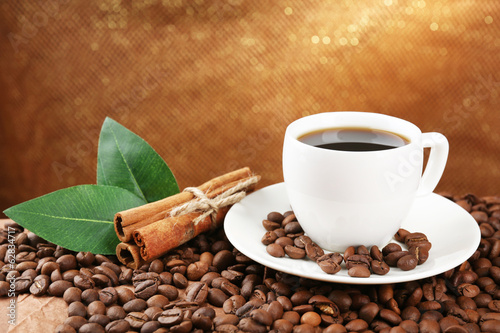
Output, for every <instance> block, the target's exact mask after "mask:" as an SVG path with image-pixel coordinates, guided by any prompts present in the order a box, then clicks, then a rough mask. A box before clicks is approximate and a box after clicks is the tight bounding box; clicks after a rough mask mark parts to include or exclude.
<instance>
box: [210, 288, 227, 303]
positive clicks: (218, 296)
mask: <svg viewBox="0 0 500 333" xmlns="http://www.w3.org/2000/svg"><path fill="white" fill-rule="evenodd" d="M228 298H229V296H228V295H227V294H226V293H225V292H223V291H222V290H220V289H218V288H210V289H209V290H208V295H207V301H208V303H210V304H212V305H214V306H216V307H222V305H223V304H224V302H225V301H226V300H227V299H228Z"/></svg>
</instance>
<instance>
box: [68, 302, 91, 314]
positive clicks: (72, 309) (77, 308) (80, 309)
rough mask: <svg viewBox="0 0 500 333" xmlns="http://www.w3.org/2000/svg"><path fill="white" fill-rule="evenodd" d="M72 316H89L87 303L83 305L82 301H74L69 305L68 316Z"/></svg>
mask: <svg viewBox="0 0 500 333" xmlns="http://www.w3.org/2000/svg"><path fill="white" fill-rule="evenodd" d="M72 316H80V317H86V316H87V308H86V307H85V305H83V303H82V302H78V301H77V302H72V303H71V304H69V306H68V317H72Z"/></svg>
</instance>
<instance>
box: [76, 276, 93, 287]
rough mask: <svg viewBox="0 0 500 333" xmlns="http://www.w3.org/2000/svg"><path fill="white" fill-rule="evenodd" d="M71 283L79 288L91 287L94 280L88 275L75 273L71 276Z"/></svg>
mask: <svg viewBox="0 0 500 333" xmlns="http://www.w3.org/2000/svg"><path fill="white" fill-rule="evenodd" d="M73 283H74V285H75V287H77V288H80V289H81V290H85V289H92V288H94V287H95V282H94V280H92V278H91V277H90V276H88V275H84V274H79V275H76V276H75V277H74V278H73Z"/></svg>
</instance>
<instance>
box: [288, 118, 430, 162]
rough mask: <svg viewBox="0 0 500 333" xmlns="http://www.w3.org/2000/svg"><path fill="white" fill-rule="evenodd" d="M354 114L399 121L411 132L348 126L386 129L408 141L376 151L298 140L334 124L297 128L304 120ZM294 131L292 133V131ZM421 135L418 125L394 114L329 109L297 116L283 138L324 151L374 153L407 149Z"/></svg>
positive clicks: (382, 129)
mask: <svg viewBox="0 0 500 333" xmlns="http://www.w3.org/2000/svg"><path fill="white" fill-rule="evenodd" d="M350 115H352V116H354V117H360V116H361V117H372V118H384V119H386V120H390V121H393V122H395V121H396V122H399V123H401V124H404V126H405V127H406V132H409V131H411V132H412V133H403V132H402V131H399V130H398V131H395V130H387V129H384V128H380V127H381V126H379V127H377V126H373V127H372V126H369V125H366V124H364V125H355V124H353V125H349V126H352V127H357V126H360V127H366V128H371V129H375V130H381V131H388V132H393V133H395V134H397V135H400V136H402V137H403V138H405V139H407V140H408V141H409V142H408V144H406V145H403V146H400V147H395V148H392V149H388V150H376V151H341V150H335V151H334V150H325V149H322V148H319V147H315V146H313V145H309V144H307V143H304V142H302V141H300V140H299V137H301V136H302V135H304V134H307V133H310V132H311V131H321V130H325V129H329V128H335V126H331V125H330V126H328V124H323V125H321V126H317V128H315V129H313V130H300V131H299V129H298V128H297V127H298V126H299V124H301V123H304V122H308V121H311V119H313V118H322V117H330V116H331V117H335V116H350ZM339 127H347V126H346V125H341V126H339ZM292 132H294V133H292ZM297 132H300V133H297ZM421 136H422V131H421V130H420V128H418V126H416V125H415V124H413V123H412V122H410V121H408V120H405V119H402V118H398V117H394V116H390V115H387V114H383V113H376V112H364V111H331V112H321V113H315V114H312V115H308V116H305V117H301V118H298V119H296V120H294V121H293V122H291V123H290V124H289V125H288V126H287V128H286V131H285V138H287V137H288V138H290V139H292V140H293V142H295V143H298V144H299V145H301V146H302V145H303V146H305V147H310V148H311V149H314V150H321V151H325V152H331V153H346V154H374V153H378V154H380V153H384V152H390V151H395V150H402V149H407V148H408V147H410V146H413V145H414V144H416V143H417V142H418V141H419V139H420V138H421Z"/></svg>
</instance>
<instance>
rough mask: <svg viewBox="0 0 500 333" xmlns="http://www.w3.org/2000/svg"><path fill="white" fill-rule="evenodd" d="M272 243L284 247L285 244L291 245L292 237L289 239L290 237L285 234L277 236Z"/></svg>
mask: <svg viewBox="0 0 500 333" xmlns="http://www.w3.org/2000/svg"><path fill="white" fill-rule="evenodd" d="M274 243H275V244H278V245H279V246H281V247H282V248H284V247H285V246H287V245H293V239H291V238H290V237H286V236H283V237H278V239H276V240H275V241H274Z"/></svg>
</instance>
